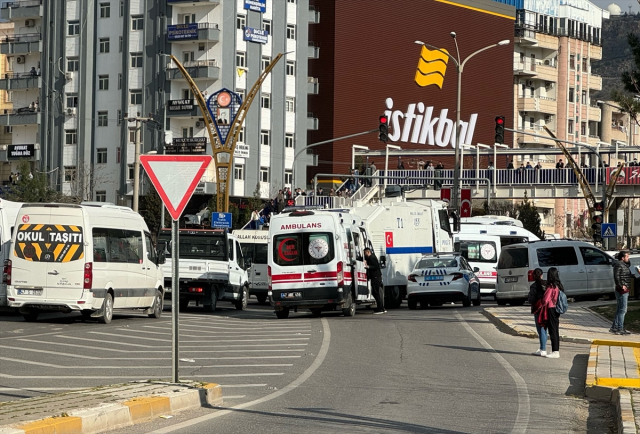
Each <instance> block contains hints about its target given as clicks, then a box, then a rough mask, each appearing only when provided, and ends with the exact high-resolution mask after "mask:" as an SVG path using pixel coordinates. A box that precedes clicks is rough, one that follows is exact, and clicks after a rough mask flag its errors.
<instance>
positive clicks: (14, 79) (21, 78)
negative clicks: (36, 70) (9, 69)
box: [0, 72, 42, 90]
mask: <svg viewBox="0 0 640 434" xmlns="http://www.w3.org/2000/svg"><path fill="white" fill-rule="evenodd" d="M41 86H42V80H41V78H40V77H38V76H36V75H31V73H29V72H20V73H7V74H2V75H0V90H25V89H39V88H40V87H41Z"/></svg>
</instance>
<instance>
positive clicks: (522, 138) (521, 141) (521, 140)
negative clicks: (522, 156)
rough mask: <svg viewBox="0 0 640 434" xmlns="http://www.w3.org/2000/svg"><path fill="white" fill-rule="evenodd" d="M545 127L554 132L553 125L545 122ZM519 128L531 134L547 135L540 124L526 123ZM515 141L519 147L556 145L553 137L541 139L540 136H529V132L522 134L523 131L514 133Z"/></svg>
mask: <svg viewBox="0 0 640 434" xmlns="http://www.w3.org/2000/svg"><path fill="white" fill-rule="evenodd" d="M547 127H548V128H549V129H550V130H551V131H553V132H555V125H550V124H547ZM520 129H521V130H522V131H525V132H528V133H531V134H537V135H540V136H543V135H547V133H546V132H545V130H544V128H543V127H542V126H541V125H527V126H525V127H523V128H520ZM516 141H517V142H518V146H520V147H521V148H527V147H533V148H538V147H546V146H551V147H555V146H556V142H554V141H553V139H551V138H549V139H543V138H542V137H535V136H530V135H529V134H523V133H516Z"/></svg>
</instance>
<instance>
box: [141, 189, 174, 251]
mask: <svg viewBox="0 0 640 434" xmlns="http://www.w3.org/2000/svg"><path fill="white" fill-rule="evenodd" d="M149 184H151V183H149ZM141 202H142V207H141V208H143V209H142V210H141V211H140V214H141V215H142V217H143V218H144V221H145V222H146V223H147V226H149V231H150V232H151V236H152V237H153V238H154V240H155V238H156V237H157V236H158V234H159V233H160V229H162V227H161V226H162V225H161V223H162V220H161V216H162V212H163V211H164V206H163V204H162V199H160V195H159V194H158V192H157V191H156V189H155V187H153V186H152V187H151V188H149V192H148V193H147V195H146V196H143V197H142V201H141ZM167 217H168V219H167ZM166 222H171V216H170V215H168V214H165V225H166Z"/></svg>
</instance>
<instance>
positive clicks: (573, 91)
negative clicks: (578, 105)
mask: <svg viewBox="0 0 640 434" xmlns="http://www.w3.org/2000/svg"><path fill="white" fill-rule="evenodd" d="M574 93H575V90H574V89H573V88H572V87H570V88H569V102H575V97H574Z"/></svg>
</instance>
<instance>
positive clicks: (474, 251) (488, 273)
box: [453, 217, 539, 295]
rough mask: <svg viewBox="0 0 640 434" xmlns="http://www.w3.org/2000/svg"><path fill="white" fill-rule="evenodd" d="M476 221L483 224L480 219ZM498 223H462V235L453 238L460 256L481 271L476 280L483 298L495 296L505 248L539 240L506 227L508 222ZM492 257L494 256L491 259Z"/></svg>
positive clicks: (518, 230) (524, 230) (528, 233)
mask: <svg viewBox="0 0 640 434" xmlns="http://www.w3.org/2000/svg"><path fill="white" fill-rule="evenodd" d="M473 218H474V217H471V218H469V219H466V220H472V219H473ZM485 220H486V219H485ZM476 221H483V220H480V219H479V218H478V220H476ZM497 221H498V222H501V223H492V224H479V223H468V222H467V223H463V224H461V225H460V232H459V233H457V234H455V235H454V238H453V239H454V250H455V251H456V252H460V253H461V255H462V256H463V257H464V258H465V259H466V260H467V262H469V265H471V267H478V268H479V269H480V271H479V272H478V273H476V276H477V277H478V279H480V293H481V294H482V295H495V292H496V277H497V275H498V274H497V272H496V267H497V266H498V258H499V256H500V251H501V250H502V248H503V247H505V246H508V245H510V244H514V243H526V242H528V241H537V240H539V238H538V237H537V236H535V235H534V234H533V233H532V232H529V231H528V230H526V229H524V228H522V227H519V226H517V225H515V224H505V223H504V222H505V221H506V222H509V220H497ZM492 253H493V255H492ZM489 256H491V258H490V259H489Z"/></svg>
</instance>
